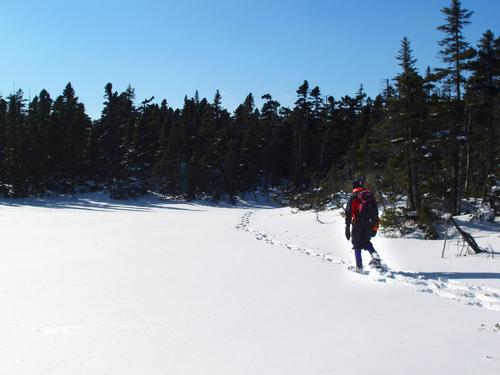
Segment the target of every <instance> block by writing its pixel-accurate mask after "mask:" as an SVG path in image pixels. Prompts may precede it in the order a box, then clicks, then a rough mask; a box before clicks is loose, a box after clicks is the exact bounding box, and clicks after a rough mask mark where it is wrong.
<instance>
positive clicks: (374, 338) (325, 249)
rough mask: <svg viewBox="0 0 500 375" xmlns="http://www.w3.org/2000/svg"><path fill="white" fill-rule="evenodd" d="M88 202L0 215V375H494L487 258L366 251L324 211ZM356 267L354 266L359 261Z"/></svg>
mask: <svg viewBox="0 0 500 375" xmlns="http://www.w3.org/2000/svg"><path fill="white" fill-rule="evenodd" d="M319 218H320V220H321V221H322V222H323V223H320V222H319V221H317V220H316V214H315V213H314V212H299V213H295V211H293V210H292V209H290V208H273V207H266V206H265V205H260V204H252V203H246V204H240V205H238V206H229V205H219V206H216V205H210V204H206V203H201V202H199V203H182V202H168V201H162V200H159V199H157V198H155V197H153V196H151V197H147V198H142V199H139V200H136V201H128V202H117V201H112V200H108V199H106V198H105V197H104V196H103V195H102V194H88V195H81V196H78V197H53V198H46V199H44V200H36V199H26V200H3V201H1V202H0V228H1V232H2V242H1V247H0V374H9V375H15V374H19V375H21V374H23V375H24V374H57V375H59V374H60V375H63V374H64V375H66V374H96V375H97V374H112V375H126V374H150V375H154V374H158V375H160V374H161V375H165V374H186V375H191V374H200V375H201V374H203V375H205V374H214V375H224V374H227V375H236V374H238V375H240V374H241V375H245V374H248V375H256V374H269V375H271V374H272V375H280V374H283V375H285V374H286V375H293V374H297V375H305V374H308V375H309V374H342V375H343V374H472V373H479V374H499V373H500V253H499V252H500V235H499V227H498V224H497V225H493V224H492V225H486V224H474V223H469V222H468V220H467V218H466V217H464V218H461V223H463V225H464V228H465V229H466V230H468V231H469V232H471V233H472V234H473V235H474V236H475V237H476V239H477V241H478V243H479V244H480V245H481V246H491V247H492V248H493V249H494V250H495V251H496V255H495V254H494V256H493V257H491V256H486V255H481V256H467V257H457V256H456V253H457V250H456V246H455V243H454V242H453V241H450V242H449V246H448V247H447V249H446V251H445V257H444V258H443V259H442V258H441V252H442V249H443V241H424V240H416V239H389V238H383V237H378V236H377V237H375V238H374V241H373V242H374V245H375V247H376V248H377V249H378V251H379V253H380V255H381V257H382V258H383V260H384V261H385V263H386V264H387V265H388V267H389V268H390V271H389V272H387V273H385V274H381V273H379V272H377V271H373V270H372V271H370V272H366V273H365V274H358V273H355V272H352V271H350V270H349V266H350V265H351V264H352V263H353V254H352V250H350V245H349V243H348V242H347V240H346V239H345V238H344V224H343V218H342V217H341V216H340V214H339V212H337V211H328V212H321V213H320V214H319ZM363 256H364V260H365V263H367V261H368V254H367V253H365V254H363Z"/></svg>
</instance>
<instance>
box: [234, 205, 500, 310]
mask: <svg viewBox="0 0 500 375" xmlns="http://www.w3.org/2000/svg"><path fill="white" fill-rule="evenodd" d="M253 215H254V211H252V210H250V211H247V212H245V213H244V214H243V216H242V217H241V220H240V222H239V223H238V225H237V226H236V229H238V230H242V231H245V232H248V233H251V234H253V235H254V236H255V238H256V239H257V240H260V241H264V242H266V243H269V244H271V245H278V246H282V247H284V248H286V249H288V250H291V251H296V252H300V253H303V254H306V255H309V256H312V257H317V258H319V259H321V260H323V261H326V262H331V263H333V264H339V265H344V266H345V269H346V270H347V269H348V268H349V267H350V265H349V262H347V261H346V260H344V259H341V258H337V257H334V256H333V255H331V254H320V253H317V252H315V251H313V250H311V249H308V248H305V247H301V246H296V245H294V244H292V243H289V242H284V241H281V240H278V239H276V238H273V237H272V236H271V235H270V234H269V233H267V232H265V231H262V230H258V229H254V228H252V227H251V226H250V224H251V221H252V217H253ZM368 275H370V276H372V278H373V279H374V280H376V281H379V282H397V283H400V284H404V285H407V286H410V287H413V288H414V289H415V290H417V291H418V292H422V293H429V294H433V295H435V296H439V297H443V298H448V299H452V300H455V301H458V302H462V303H464V304H466V305H470V306H476V307H481V308H485V309H488V310H493V311H500V290H498V289H495V288H490V287H487V286H481V285H472V284H468V283H462V282H457V281H455V280H448V279H445V278H437V279H432V278H426V277H424V276H422V275H420V274H419V273H418V272H402V271H395V270H389V271H387V272H383V273H381V272H378V271H375V270H373V271H369V272H368Z"/></svg>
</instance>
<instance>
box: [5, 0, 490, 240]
mask: <svg viewBox="0 0 500 375" xmlns="http://www.w3.org/2000/svg"><path fill="white" fill-rule="evenodd" d="M442 12H443V14H444V16H445V23H444V25H442V26H439V27H438V29H439V30H440V31H442V32H443V33H444V37H443V39H442V40H441V41H440V42H439V44H440V46H441V56H442V58H443V62H444V65H445V66H444V67H443V68H440V69H435V70H432V69H431V68H430V67H428V68H427V69H426V71H425V74H421V73H419V72H418V70H417V68H416V58H415V57H414V54H413V51H412V49H411V46H410V41H409V40H408V39H407V38H403V40H402V42H401V48H400V50H399V52H398V54H397V57H396V58H397V60H398V61H399V65H400V68H401V69H400V71H399V72H398V74H397V75H396V76H395V77H394V78H393V79H392V80H387V81H386V85H385V89H384V90H383V92H382V93H381V94H380V95H377V96H376V97H375V98H374V99H372V98H370V97H367V95H366V93H365V92H364V90H363V86H360V88H359V90H358V92H357V93H356V94H355V95H354V96H348V95H346V96H343V97H339V98H337V99H335V98H333V97H331V96H324V95H323V94H322V92H321V90H320V88H319V87H318V86H312V85H310V84H309V82H308V81H304V82H303V83H302V85H300V87H298V89H297V91H296V94H297V99H296V102H295V105H294V106H293V108H285V107H282V106H281V105H280V103H278V102H277V101H276V100H274V99H273V97H272V96H271V95H270V94H265V95H263V96H262V99H263V104H262V107H261V108H257V106H256V103H255V100H254V96H253V95H252V94H249V95H247V97H246V98H244V100H243V103H242V104H241V105H239V106H238V107H237V108H236V110H235V111H234V113H233V114H230V113H229V112H228V111H227V110H226V109H224V108H223V106H222V97H221V95H220V93H219V92H218V91H217V92H216V94H215V96H214V99H213V100H212V101H209V100H207V99H205V98H200V97H199V95H198V93H195V95H194V97H192V98H188V97H187V96H186V97H185V99H184V103H183V106H182V108H180V109H173V108H171V107H169V106H168V104H167V102H166V101H165V100H163V101H161V102H160V104H157V103H155V101H154V98H149V99H146V100H143V101H142V102H140V104H139V105H138V106H136V104H135V92H134V90H133V89H132V88H131V87H128V88H127V89H126V90H125V91H124V92H121V93H119V92H116V91H114V90H113V86H112V85H111V83H108V84H107V85H106V86H105V89H104V107H103V110H102V113H101V116H100V118H99V119H96V120H95V121H91V120H90V119H89V117H88V116H87V115H86V113H85V107H84V105H83V104H82V103H80V102H79V101H78V97H77V95H76V93H75V90H74V88H73V87H72V85H71V84H69V83H68V84H67V86H66V87H65V88H64V90H63V92H62V94H61V95H60V96H58V97H57V98H56V99H55V100H52V98H51V97H50V95H49V93H48V92H47V91H45V90H42V91H41V92H40V94H39V95H37V96H35V97H34V98H33V100H31V102H29V103H28V102H27V101H26V99H25V98H24V96H23V92H22V91H21V90H19V91H17V92H16V93H13V94H11V95H9V96H8V97H7V98H1V97H0V192H1V193H2V194H3V195H5V196H13V197H21V196H28V195H42V194H44V193H46V192H50V191H55V192H65V193H74V192H78V191H80V190H82V189H83V190H98V189H103V188H105V189H108V191H109V192H110V193H111V195H112V196H113V197H115V198H128V197H136V196H139V195H141V194H144V193H145V192H147V191H149V190H153V191H158V192H161V193H163V194H165V195H169V196H176V197H183V198H186V199H197V198H212V199H215V200H219V199H225V198H229V199H230V200H232V201H234V200H235V199H236V197H237V195H238V194H240V193H243V192H248V191H256V190H261V191H269V189H272V188H279V189H280V190H281V191H282V192H286V194H288V195H289V200H290V201H291V202H295V203H294V204H296V205H298V206H301V207H309V206H310V207H320V206H322V205H324V204H325V203H326V202H327V201H328V199H330V198H329V197H332V196H334V195H333V194H334V193H337V192H339V191H345V190H346V189H349V185H350V180H351V179H352V178H353V177H354V176H361V175H363V176H365V177H366V179H367V184H368V185H369V186H370V188H371V189H372V190H373V191H374V192H376V193H378V194H379V196H380V195H381V193H382V192H384V191H385V192H386V191H391V192H394V193H395V194H401V195H404V196H406V197H407V198H408V200H407V202H408V204H407V207H405V208H404V212H403V211H402V210H395V211H394V210H392V211H391V210H390V209H387V210H386V211H385V215H384V219H383V223H385V225H386V226H388V227H396V228H399V227H401V225H403V224H404V222H405V221H407V220H408V215H407V212H411V213H413V212H415V213H416V215H414V216H412V220H414V223H413V224H414V225H418V226H420V227H421V228H422V229H423V230H424V231H425V232H426V233H428V235H429V236H431V237H432V236H433V226H432V222H433V221H434V219H435V218H434V216H433V212H434V211H433V210H434V209H445V210H449V211H451V212H453V213H457V212H459V211H460V206H459V202H460V198H461V197H463V196H464V195H465V196H482V195H484V194H486V193H487V192H488V191H489V189H490V188H491V184H488V183H487V181H496V180H497V179H498V177H499V173H500V171H499V165H500V146H499V144H500V142H499V140H500V130H499V127H500V126H499V123H500V39H499V38H495V36H494V34H493V32H491V31H487V32H485V33H484V35H483V37H482V38H481V40H480V41H479V44H478V46H477V50H476V51H474V50H472V49H471V48H470V47H469V45H468V43H467V41H466V40H465V38H464V36H463V32H462V31H463V28H464V27H465V26H466V25H467V24H468V23H469V22H470V17H471V14H472V13H471V12H469V11H467V10H464V9H462V7H461V3H460V1H459V0H452V1H451V5H450V7H446V8H443V9H442ZM431 208H432V209H431Z"/></svg>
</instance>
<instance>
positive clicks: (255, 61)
mask: <svg viewBox="0 0 500 375" xmlns="http://www.w3.org/2000/svg"><path fill="white" fill-rule="evenodd" d="M449 3H450V1H449V0H432V1H431V0H422V1H419V2H416V1H411V0H378V1H373V0H357V1H353V0H351V1H337V0H316V1H304V0H302V1H295V0H290V1H273V0H267V1H264V0H253V1H248V0H247V1H239V0H232V1H231V0H212V1H210V2H209V1H195V0H183V1H168V0H167V1H153V0H149V1H148V0H143V1H129V0H120V1H117V0H113V1H104V0H103V1H96V0H86V1H81V2H73V1H67V0H66V1H64V0H61V1H56V0H45V1H43V2H42V1H31V0H29V1H27V0H25V1H23V2H22V3H21V2H14V1H10V2H7V3H5V4H2V7H1V12H0V36H1V39H2V45H1V47H0V50H1V58H0V72H1V73H0V74H1V75H0V93H1V94H2V95H3V96H6V95H8V94H9V93H10V92H12V90H13V88H16V89H17V88H22V89H23V90H24V91H25V93H26V96H28V94H31V96H34V95H36V94H37V93H38V92H39V91H40V90H41V89H42V88H45V89H47V90H48V91H49V93H50V94H51V96H52V97H53V98H55V97H57V96H58V95H59V94H60V93H61V92H62V90H63V88H64V86H65V84H66V83H67V82H71V83H72V84H73V86H74V87H75V90H76V93H77V95H78V96H79V98H80V100H82V101H83V102H84V103H85V105H86V108H87V112H88V113H89V114H90V115H91V116H92V117H94V118H95V117H98V116H99V114H100V111H101V109H102V102H103V93H104V86H105V84H106V83H107V82H111V83H113V86H114V87H115V89H116V90H118V91H122V90H124V89H125V88H126V87H127V86H128V84H131V85H132V87H134V88H135V89H136V97H137V101H138V102H139V101H141V100H143V99H144V98H149V97H151V96H153V95H154V96H155V98H156V100H157V101H160V100H161V99H163V98H166V99H167V100H168V102H169V104H170V105H172V106H174V107H179V106H181V105H182V100H183V98H184V95H185V94H187V95H189V96H192V95H193V94H194V92H195V90H196V89H198V90H199V92H200V95H201V96H203V97H208V98H209V99H212V98H213V95H214V93H215V90H217V89H219V90H220V91H221V92H222V95H223V104H224V105H225V106H226V107H227V108H228V109H230V110H233V109H234V108H235V107H236V106H237V105H238V104H239V103H241V102H242V101H243V99H244V97H245V96H246V95H247V94H248V93H249V92H252V93H253V94H254V95H255V96H256V97H258V98H260V96H261V95H263V94H265V93H268V92H269V93H271V95H273V96H274V97H275V98H276V99H277V100H278V101H280V102H281V103H282V104H283V105H288V106H290V105H292V104H293V102H294V100H295V90H296V89H297V87H298V86H299V85H300V84H301V83H302V82H303V81H304V79H307V80H308V81H309V83H310V84H311V85H312V86H314V85H319V86H320V88H321V91H322V93H323V94H324V95H327V94H328V95H333V96H335V97H337V98H338V97H340V96H342V95H346V94H349V95H353V94H354V93H355V92H356V91H357V89H358V88H359V85H360V84H361V83H362V84H363V85H364V87H365V90H366V92H367V93H368V94H369V95H371V96H375V95H376V94H377V93H379V92H380V90H381V88H382V86H383V83H382V82H383V80H384V79H386V78H391V77H394V75H395V74H396V73H397V72H398V65H397V61H396V60H395V58H394V57H395V55H396V54H397V51H398V49H399V45H400V41H401V39H402V38H403V37H404V36H407V37H408V38H409V39H410V41H411V43H412V48H413V50H414V53H415V57H416V58H417V59H418V60H419V61H418V66H419V67H420V68H421V70H424V69H425V67H426V66H427V65H430V66H431V67H437V66H440V65H441V63H440V60H439V58H438V50H439V48H438V45H437V41H438V40H439V39H440V38H441V33H440V32H438V31H437V30H436V29H435V28H436V26H437V25H439V24H441V23H443V19H444V18H443V15H442V14H441V12H440V9H441V8H442V7H443V6H448V5H449ZM462 4H463V6H464V7H465V8H467V9H469V10H473V11H474V12H475V14H474V15H473V18H472V24H471V25H469V26H468V27H467V29H466V36H467V37H468V39H469V41H470V42H471V43H472V44H473V45H474V46H475V45H476V44H477V41H478V39H479V38H480V37H481V35H482V33H483V32H484V31H485V30H486V29H491V30H492V31H493V32H494V33H495V35H496V36H499V35H500V18H499V17H498V15H499V14H500V1H496V0H462Z"/></svg>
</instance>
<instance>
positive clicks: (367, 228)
mask: <svg viewBox="0 0 500 375" xmlns="http://www.w3.org/2000/svg"><path fill="white" fill-rule="evenodd" d="M363 190H365V189H364V188H356V189H354V190H353V191H352V194H351V196H350V198H349V202H348V203H347V207H346V211H345V225H346V227H350V225H351V224H352V230H351V242H352V244H353V246H354V247H355V248H363V247H365V246H366V245H368V243H369V242H370V240H371V238H372V237H373V236H374V235H375V233H376V230H375V229H374V228H373V226H372V224H370V223H369V222H367V221H365V220H353V201H354V198H355V197H356V194H357V193H359V192H360V191H363Z"/></svg>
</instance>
